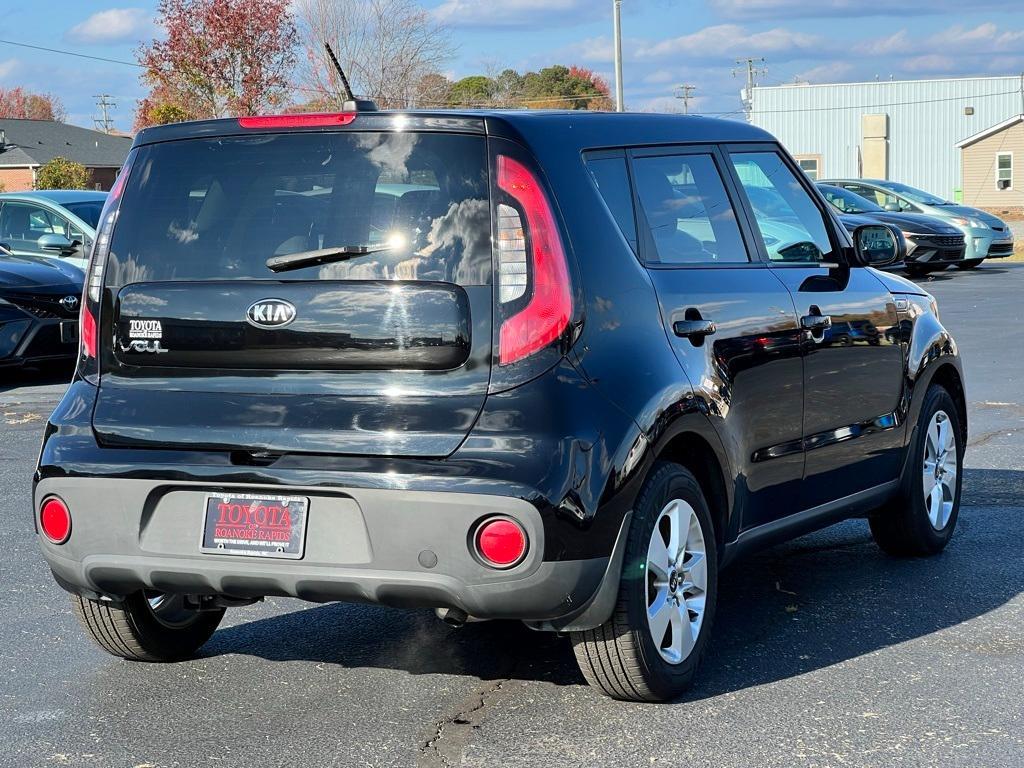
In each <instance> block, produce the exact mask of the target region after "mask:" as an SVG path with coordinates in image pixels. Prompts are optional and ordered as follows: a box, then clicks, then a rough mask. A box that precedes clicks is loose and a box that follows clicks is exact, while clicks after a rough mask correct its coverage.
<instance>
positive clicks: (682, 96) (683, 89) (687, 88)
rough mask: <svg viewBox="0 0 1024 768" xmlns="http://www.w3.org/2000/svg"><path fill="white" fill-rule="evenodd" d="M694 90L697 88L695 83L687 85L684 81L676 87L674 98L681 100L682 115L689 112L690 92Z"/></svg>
mask: <svg viewBox="0 0 1024 768" xmlns="http://www.w3.org/2000/svg"><path fill="white" fill-rule="evenodd" d="M696 90H697V86H696V85H687V84H685V83H684V84H683V85H680V86H679V87H678V88H677V89H676V98H677V99H679V100H681V101H682V102H683V114H684V115H688V114H690V98H691V94H692V93H693V92H694V91H696Z"/></svg>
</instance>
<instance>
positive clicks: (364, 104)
mask: <svg viewBox="0 0 1024 768" xmlns="http://www.w3.org/2000/svg"><path fill="white" fill-rule="evenodd" d="M324 48H325V49H326V50H327V56H328V57H329V58H330V60H331V64H333V65H334V69H335V70H336V71H337V73H338V77H339V78H341V90H342V96H344V97H345V103H344V104H343V105H342V109H343V110H344V111H345V112H376V111H377V105H376V104H375V103H374V102H373V101H370V100H369V99H357V98H356V96H355V94H354V93H352V86H351V85H349V84H348V78H347V77H345V70H343V69H342V68H341V63H340V62H339V61H338V57H337V56H335V55H334V49H333V48H331V44H330V43H328V42H327V41H326V40H324Z"/></svg>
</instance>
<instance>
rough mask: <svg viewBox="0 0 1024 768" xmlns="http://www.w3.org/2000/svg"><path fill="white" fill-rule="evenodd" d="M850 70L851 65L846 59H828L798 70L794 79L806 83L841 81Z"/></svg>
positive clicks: (851, 68) (851, 69)
mask: <svg viewBox="0 0 1024 768" xmlns="http://www.w3.org/2000/svg"><path fill="white" fill-rule="evenodd" d="M852 71H853V65H852V64H850V62H848V61H830V62H828V63H827V64H820V65H818V66H816V67H811V68H810V69H806V70H804V71H803V72H800V73H799V74H798V75H797V76H796V79H797V80H800V81H804V82H808V83H836V82H842V80H843V78H844V77H846V76H847V75H849V74H850V72H852Z"/></svg>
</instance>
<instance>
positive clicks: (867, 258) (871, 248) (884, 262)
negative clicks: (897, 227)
mask: <svg viewBox="0 0 1024 768" xmlns="http://www.w3.org/2000/svg"><path fill="white" fill-rule="evenodd" d="M853 246H854V250H856V252H857V261H858V262H859V263H860V265H861V266H864V267H888V266H890V265H892V264H896V263H897V262H899V260H900V248H899V243H898V242H897V241H896V236H895V235H894V234H893V233H892V230H891V229H889V228H888V227H884V226H882V225H881V224H865V225H864V226H860V227H857V228H856V229H855V230H853Z"/></svg>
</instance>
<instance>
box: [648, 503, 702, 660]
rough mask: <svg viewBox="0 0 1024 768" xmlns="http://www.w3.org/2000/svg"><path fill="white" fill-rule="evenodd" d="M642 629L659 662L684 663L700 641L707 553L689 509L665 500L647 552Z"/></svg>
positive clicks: (698, 524)
mask: <svg viewBox="0 0 1024 768" xmlns="http://www.w3.org/2000/svg"><path fill="white" fill-rule="evenodd" d="M646 575H647V625H648V628H649V629H650V633H651V639H652V640H653V641H654V645H655V647H656V648H657V649H658V652H659V653H660V654H661V657H662V658H663V659H664V660H665V661H667V662H668V663H669V664H679V663H681V662H683V661H685V660H686V658H687V657H688V656H689V655H690V652H691V651H692V650H693V646H694V644H695V643H696V642H697V638H698V637H699V636H700V629H701V625H702V623H703V621H704V609H705V601H706V592H707V585H708V564H707V549H706V545H705V541H704V533H703V531H702V530H701V527H700V521H699V520H698V518H697V513H696V511H694V509H693V507H691V506H690V505H689V504H687V503H686V502H685V501H683V500H682V499H673V500H671V501H669V502H668V503H667V504H666V505H665V507H664V508H663V509H662V510H661V513H660V514H659V515H658V520H657V521H656V522H655V525H654V529H653V530H652V531H651V541H650V544H649V545H648V548H647V568H646Z"/></svg>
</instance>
